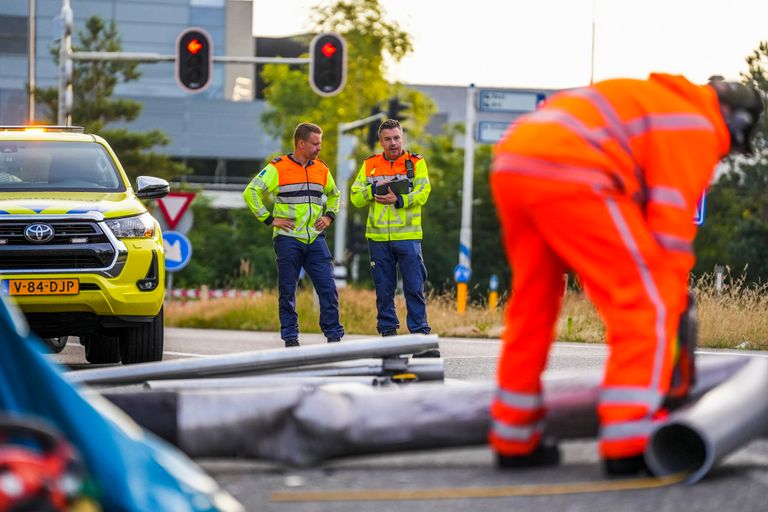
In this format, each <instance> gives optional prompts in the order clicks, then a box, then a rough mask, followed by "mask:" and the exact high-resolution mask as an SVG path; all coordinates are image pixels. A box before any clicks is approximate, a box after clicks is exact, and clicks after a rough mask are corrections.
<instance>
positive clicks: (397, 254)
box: [368, 240, 430, 334]
mask: <svg viewBox="0 0 768 512" xmlns="http://www.w3.org/2000/svg"><path fill="white" fill-rule="evenodd" d="M368 252H369V254H370V257H371V276H372V277H373V285H374V286H375V287H376V310H377V311H378V316H377V317H376V320H377V321H376V329H378V331H379V332H380V333H388V332H391V331H395V330H397V329H398V328H399V327H400V322H399V321H398V319H397V312H396V311H395V288H396V287H397V268H398V267H399V268H400V275H402V276H403V293H404V294H405V307H406V310H407V315H406V324H407V325H408V331H409V332H411V333H423V334H429V331H430V329H429V324H428V323H427V301H426V299H425V298H424V281H426V280H427V268H426V267H425V266H424V258H423V257H422V255H421V240H393V241H389V242H376V241H373V240H368Z"/></svg>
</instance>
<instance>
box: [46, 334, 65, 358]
mask: <svg viewBox="0 0 768 512" xmlns="http://www.w3.org/2000/svg"><path fill="white" fill-rule="evenodd" d="M67 341H69V336H57V337H55V338H43V343H45V346H46V347H48V348H49V349H50V351H51V352H53V353H54V354H58V353H59V352H61V351H62V350H64V347H66V346H67Z"/></svg>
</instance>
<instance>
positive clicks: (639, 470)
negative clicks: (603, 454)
mask: <svg viewBox="0 0 768 512" xmlns="http://www.w3.org/2000/svg"><path fill="white" fill-rule="evenodd" d="M603 470H604V471H605V474H606V475H608V476H635V475H636V476H641V475H649V474H651V472H650V471H649V470H648V466H647V465H646V464H645V459H644V458H643V456H642V455H635V456H634V457H620V458H617V459H603Z"/></svg>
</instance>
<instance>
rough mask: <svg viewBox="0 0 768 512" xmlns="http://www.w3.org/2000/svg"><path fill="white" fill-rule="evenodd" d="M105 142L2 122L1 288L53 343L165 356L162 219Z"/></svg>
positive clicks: (69, 131)
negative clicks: (147, 204) (69, 341)
mask: <svg viewBox="0 0 768 512" xmlns="http://www.w3.org/2000/svg"><path fill="white" fill-rule="evenodd" d="M136 185H137V186H136V190H135V191H134V189H133V188H132V187H131V184H130V182H129V181H128V178H127V176H126V174H125V171H124V170H123V168H122V167H121V165H120V162H119V161H118V159H117V157H116V156H115V153H114V152H113V151H112V148H110V147H109V144H107V142H106V141H105V140H104V139H102V138H101V137H99V136H97V135H92V134H85V133H83V130H82V128H77V127H55V126H50V127H40V126H35V127H12V126H0V294H2V295H4V296H7V297H9V298H10V299H12V300H13V302H15V303H16V304H17V305H18V306H19V308H20V309H21V310H22V311H23V312H24V314H25V316H26V318H27V321H28V322H29V325H30V327H31V328H32V330H33V331H34V332H35V333H37V335H38V336H40V337H41V338H44V339H45V340H46V341H47V342H48V343H49V345H51V347H52V348H53V349H54V350H61V349H63V347H64V345H65V344H66V340H67V339H68V337H69V336H78V337H79V339H80V343H81V344H82V345H83V346H84V348H85V357H86V359H87V360H88V361H89V362H91V363H116V362H119V361H122V362H123V363H124V364H130V363H139V362H146V361H157V360H160V359H162V356H163V299H164V295H165V286H164V283H165V265H164V254H163V241H162V234H161V232H160V226H159V225H158V223H157V221H156V220H155V219H154V218H153V217H152V216H151V215H150V214H149V213H148V212H147V209H146V207H145V206H144V204H143V203H142V201H141V200H147V199H155V198H161V197H164V196H165V195H166V194H168V191H169V186H168V182H166V181H165V180H162V179H159V178H154V177H151V176H140V177H139V178H138V179H137V183H136Z"/></svg>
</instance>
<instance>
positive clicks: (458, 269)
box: [453, 264, 471, 283]
mask: <svg viewBox="0 0 768 512" xmlns="http://www.w3.org/2000/svg"><path fill="white" fill-rule="evenodd" d="M470 274H471V271H470V270H469V269H468V268H467V267H466V266H464V265H461V264H459V265H456V266H455V267H454V269H453V278H454V279H456V282H457V283H468V282H469V276H470Z"/></svg>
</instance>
